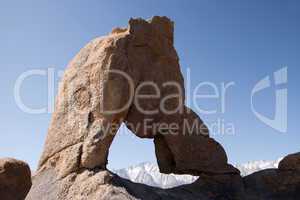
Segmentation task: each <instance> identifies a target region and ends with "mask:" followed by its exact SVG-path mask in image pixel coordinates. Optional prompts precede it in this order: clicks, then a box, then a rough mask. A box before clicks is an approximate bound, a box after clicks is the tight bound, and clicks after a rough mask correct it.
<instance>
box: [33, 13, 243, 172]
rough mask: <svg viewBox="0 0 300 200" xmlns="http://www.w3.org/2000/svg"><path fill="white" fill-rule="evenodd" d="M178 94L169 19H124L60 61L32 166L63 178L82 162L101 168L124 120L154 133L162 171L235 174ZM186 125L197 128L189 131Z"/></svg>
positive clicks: (139, 130) (181, 88)
mask: <svg viewBox="0 0 300 200" xmlns="http://www.w3.org/2000/svg"><path fill="white" fill-rule="evenodd" d="M150 83H151V84H150ZM153 85H155V87H154V86H153ZM141 95H152V96H151V98H145V97H144V96H142V97H140V96H141ZM184 100H185V97H184V83H183V77H182V74H181V72H180V66H179V58H178V56H177V53H176V50H175V49H174V46H173V22H172V21H170V20H169V19H168V18H166V17H153V18H152V19H151V20H150V21H145V20H143V19H131V20H130V21H129V27H128V28H127V29H122V28H116V29H114V30H113V31H112V33H111V34H110V35H108V36H105V37H100V38H96V39H94V40H93V41H91V42H90V43H89V44H87V45H86V46H85V47H84V48H83V49H81V50H80V52H79V53H78V54H77V55H76V56H75V58H74V59H73V60H72V61H71V62H70V64H69V65H68V67H67V69H66V71H65V74H64V77H63V79H62V82H61V84H60V87H59V92H58V97H57V101H56V107H55V112H54V114H53V116H52V121H51V124H50V128H49V132H48V136H47V140H46V144H45V148H44V152H43V155H42V157H41V159H40V164H39V169H40V170H42V169H45V168H49V166H50V167H54V168H55V169H56V170H57V171H58V172H59V173H58V174H60V176H61V177H63V176H66V175H68V174H69V173H71V172H75V171H78V170H79V169H82V168H87V169H94V168H105V167H106V164H107V157H108V152H109V147H110V144H111V143H112V141H113V138H114V135H115V133H116V132H117V130H118V128H119V126H120V124H121V123H122V122H124V123H126V125H127V127H128V128H129V129H131V130H132V131H133V132H134V133H135V134H136V135H137V136H139V137H141V138H155V146H156V154H157V157H158V163H159V166H160V169H161V171H162V172H165V173H179V174H182V173H187V174H193V175H200V174H202V173H207V174H223V173H231V174H234V173H235V174H237V173H239V172H238V170H236V169H235V168H233V167H232V166H230V165H228V164H227V157H226V153H225V151H224V149H223V148H222V146H221V145H220V144H218V143H217V142H216V141H214V140H213V139H212V138H209V135H208V130H207V128H206V126H205V125H204V123H203V122H202V121H201V119H200V118H199V117H198V116H197V115H196V114H195V113H194V112H193V111H192V110H190V109H189V108H187V107H186V106H184ZM107 111H114V112H107ZM186 122H188V124H187V125H188V126H186ZM194 123H195V124H196V125H197V127H198V126H199V127H200V129H199V128H196V129H191V128H192V126H193V125H194ZM170 124H175V125H178V128H177V129H176V130H173V129H172V128H170V126H169V125H170ZM149 127H150V128H149ZM155 127H159V128H155ZM68 163H69V165H68Z"/></svg>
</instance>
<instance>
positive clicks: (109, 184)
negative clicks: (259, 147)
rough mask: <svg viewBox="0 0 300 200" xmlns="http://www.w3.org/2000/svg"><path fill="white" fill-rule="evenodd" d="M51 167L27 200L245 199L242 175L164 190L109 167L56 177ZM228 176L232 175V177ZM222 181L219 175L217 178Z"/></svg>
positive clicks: (204, 180)
mask: <svg viewBox="0 0 300 200" xmlns="http://www.w3.org/2000/svg"><path fill="white" fill-rule="evenodd" d="M55 173H56V172H55V170H53V169H48V170H45V171H43V172H42V173H40V174H39V175H38V176H36V177H35V178H34V179H33V187H32V189H31V191H30V193H29V195H28V196H27V198H26V199H27V200H37V199H43V200H53V199H63V200H90V199H92V200H137V199H143V200H174V199H178V200H225V199H226V200H241V199H244V193H243V187H242V180H241V178H240V177H239V176H235V177H233V178H232V176H227V178H226V177H223V178H222V179H221V180H223V181H218V182H215V181H214V180H212V179H209V181H207V180H206V179H203V180H198V181H196V182H195V183H193V184H190V185H184V186H180V187H175V188H172V189H160V188H155V187H151V186H147V185H144V184H138V183H133V182H131V181H129V180H126V179H123V178H120V177H119V176H117V175H115V174H112V173H111V172H109V171H106V170H84V171H81V172H78V173H72V174H70V175H68V176H67V177H65V178H63V179H56V178H55V177H57V174H55ZM228 177H231V178H230V179H228ZM217 179H218V180H220V179H219V177H218V178H217Z"/></svg>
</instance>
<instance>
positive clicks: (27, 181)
mask: <svg viewBox="0 0 300 200" xmlns="http://www.w3.org/2000/svg"><path fill="white" fill-rule="evenodd" d="M30 187H31V172H30V168H29V166H28V165H27V164H26V163H24V162H23V161H19V160H16V159H13V158H3V159H0V199H3V200H23V199H25V197H26V195H27V193H28V192H29V190H30Z"/></svg>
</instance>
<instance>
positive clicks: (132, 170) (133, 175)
mask: <svg viewBox="0 0 300 200" xmlns="http://www.w3.org/2000/svg"><path fill="white" fill-rule="evenodd" d="M113 171H114V172H115V173H116V174H118V175H119V176H121V177H123V178H126V179H129V180H131V181H133V182H136V183H143V184H147V185H150V186H154V187H160V188H172V187H175V186H179V185H184V184H189V183H192V182H194V181H195V180H196V179H197V178H198V177H195V176H191V175H175V174H169V175H168V174H162V173H160V172H159V169H158V166H157V165H156V164H153V163H141V164H139V165H135V166H131V167H128V168H125V169H119V170H113Z"/></svg>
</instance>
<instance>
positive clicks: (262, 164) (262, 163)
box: [235, 158, 283, 176]
mask: <svg viewBox="0 0 300 200" xmlns="http://www.w3.org/2000/svg"><path fill="white" fill-rule="evenodd" d="M282 159H283V158H279V159H277V160H274V161H268V160H259V161H251V162H247V163H244V164H237V165H235V167H236V168H238V169H239V170H240V171H241V175H242V176H247V175H249V174H252V173H254V172H257V171H260V170H263V169H269V168H278V164H279V162H280V161H281V160H282Z"/></svg>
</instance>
